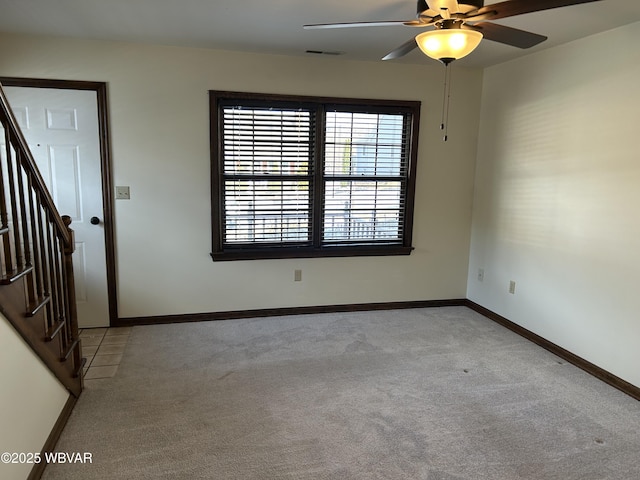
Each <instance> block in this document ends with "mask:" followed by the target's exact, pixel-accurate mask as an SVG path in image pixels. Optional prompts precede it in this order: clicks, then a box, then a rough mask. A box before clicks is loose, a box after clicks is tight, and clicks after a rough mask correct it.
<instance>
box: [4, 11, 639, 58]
mask: <svg viewBox="0 0 640 480" xmlns="http://www.w3.org/2000/svg"><path fill="white" fill-rule="evenodd" d="M489 2H491V3H496V2H495V1H493V0H488V1H487V5H488V4H489ZM415 11H416V2H415V1H414V0H368V1H366V2H364V1H357V0H269V1H266V0H0V31H2V32H14V33H26V34H38V35H55V36H68V37H77V38H91V39H101V40H117V41H126V42H142V43H156V44H163V45H176V46H190V47H204V48H215V49H224V50H238V51H249V52H261V53H273V54H283V55H311V54H308V53H305V52H306V50H320V51H329V52H343V57H342V58H347V59H358V60H370V61H379V60H380V58H381V57H383V56H384V55H385V54H386V53H388V52H389V51H391V50H393V49H394V48H395V47H397V46H399V45H401V44H402V43H404V42H406V41H407V40H409V39H410V38H411V37H412V36H415V35H416V34H417V33H419V32H420V31H421V30H416V29H413V28H409V27H404V26H392V27H369V28H351V29H331V30H304V29H303V28H302V25H304V24H307V23H330V22H351V21H378V20H411V19H413V18H415ZM637 21H640V1H639V0H601V1H597V2H594V3H588V4H583V5H574V6H571V7H564V8H560V9H555V10H549V11H545V12H537V13H532V14H527V15H522V16H518V17H512V18H509V19H504V20H499V21H497V22H496V23H501V24H504V25H508V26H512V27H516V28H520V29H523V30H528V31H532V32H535V33H539V34H542V35H546V36H548V37H549V39H548V40H547V41H546V42H543V43H542V44H541V45H538V46H536V47H534V48H532V49H529V50H520V49H518V48H515V47H510V46H506V45H501V44H498V43H494V42H491V41H487V40H485V41H483V42H482V44H481V45H480V47H479V48H478V49H477V50H476V51H475V52H473V53H472V54H471V55H470V56H468V57H467V58H465V59H462V60H460V61H459V62H458V63H459V65H461V66H462V65H463V64H464V66H469V67H483V66H489V65H494V64H497V63H501V62H503V61H506V60H509V59H512V58H515V57H518V56H522V55H526V54H528V53H531V52H533V51H537V50H540V49H544V48H549V47H551V46H554V45H558V44H561V43H566V42H569V41H572V40H575V39H578V38H581V37H584V36H588V35H592V34H595V33H598V32H602V31H605V30H610V29H612V28H615V27H618V26H622V25H625V24H628V23H633V22H637ZM391 61H392V62H403V63H426V62H433V60H429V59H427V58H426V57H424V56H423V55H422V54H421V53H420V52H419V51H418V50H416V51H414V52H412V53H411V54H409V55H407V56H406V57H404V58H402V59H399V60H391Z"/></svg>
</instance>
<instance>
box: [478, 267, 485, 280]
mask: <svg viewBox="0 0 640 480" xmlns="http://www.w3.org/2000/svg"><path fill="white" fill-rule="evenodd" d="M478 281H479V282H482V281H484V268H479V269H478Z"/></svg>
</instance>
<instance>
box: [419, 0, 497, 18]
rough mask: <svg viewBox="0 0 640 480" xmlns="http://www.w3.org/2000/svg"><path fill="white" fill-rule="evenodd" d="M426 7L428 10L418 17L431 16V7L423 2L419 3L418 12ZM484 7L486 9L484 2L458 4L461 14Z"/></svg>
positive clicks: (462, 0)
mask: <svg viewBox="0 0 640 480" xmlns="http://www.w3.org/2000/svg"><path fill="white" fill-rule="evenodd" d="M424 6H426V7H427V9H426V10H424V11H423V12H418V17H420V16H422V15H426V16H429V13H430V12H431V10H429V6H428V5H425V4H424V3H422V2H418V10H420V7H424ZM482 7H484V0H460V1H459V2H458V8H459V12H461V13H469V12H472V11H474V10H478V9H479V8H482ZM436 13H437V12H436Z"/></svg>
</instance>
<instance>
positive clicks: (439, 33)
mask: <svg viewBox="0 0 640 480" xmlns="http://www.w3.org/2000/svg"><path fill="white" fill-rule="evenodd" d="M481 40H482V33H480V32H477V31H475V30H467V29H461V28H437V29H436V30H432V31H430V32H424V33H421V34H420V35H418V36H417V37H416V43H417V44H418V47H419V48H420V50H422V53H424V54H425V55H426V56H428V57H431V58H433V59H435V60H439V61H441V62H442V63H445V64H446V63H451V62H453V61H454V60H458V59H459V58H462V57H466V56H467V55H469V54H470V53H471V52H473V51H474V50H475V49H476V47H477V46H478V45H480V41H481Z"/></svg>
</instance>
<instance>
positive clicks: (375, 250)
mask: <svg viewBox="0 0 640 480" xmlns="http://www.w3.org/2000/svg"><path fill="white" fill-rule="evenodd" d="M412 250H413V247H403V246H401V245H380V246H376V245H367V246H357V247H347V246H328V247H323V248H319V249H310V248H308V247H303V248H295V247H286V248H265V249H250V248H238V249H229V250H226V251H224V252H214V253H212V254H211V258H212V259H213V261H214V262H222V261H232V260H270V259H281V258H331V257H382V256H391V255H410V254H411V251H412Z"/></svg>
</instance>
